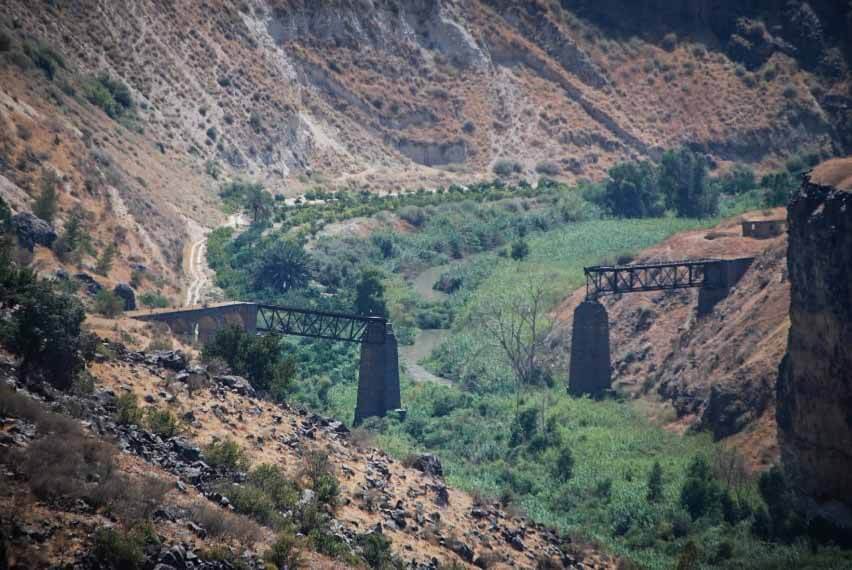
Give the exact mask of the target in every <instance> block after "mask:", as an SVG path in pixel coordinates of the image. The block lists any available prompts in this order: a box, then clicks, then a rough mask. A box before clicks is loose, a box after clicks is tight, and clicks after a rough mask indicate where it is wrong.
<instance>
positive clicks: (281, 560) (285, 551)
mask: <svg viewBox="0 0 852 570" xmlns="http://www.w3.org/2000/svg"><path fill="white" fill-rule="evenodd" d="M264 559H265V560H266V561H267V562H269V563H270V564H272V565H273V567H275V568H280V569H283V568H288V569H293V570H295V569H296V568H301V567H302V566H303V565H304V560H303V559H302V542H301V541H300V540H299V539H298V538H297V537H296V535H294V534H293V533H292V532H282V533H281V534H279V535H278V538H277V539H276V541H275V542H274V543H273V544H272V546H271V547H270V548H269V550H268V551H267V552H266V554H265V555H264Z"/></svg>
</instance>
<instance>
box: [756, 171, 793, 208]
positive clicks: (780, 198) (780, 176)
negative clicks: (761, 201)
mask: <svg viewBox="0 0 852 570" xmlns="http://www.w3.org/2000/svg"><path fill="white" fill-rule="evenodd" d="M760 185H761V187H763V188H765V189H766V205H767V206H769V207H776V206H786V205H787V203H788V202H789V201H790V197H791V196H792V195H793V192H794V191H795V190H796V181H795V179H794V178H793V177H792V176H791V175H790V174H789V173H787V172H774V173H772V174H767V175H766V176H764V177H763V178H762V179H761V180H760Z"/></svg>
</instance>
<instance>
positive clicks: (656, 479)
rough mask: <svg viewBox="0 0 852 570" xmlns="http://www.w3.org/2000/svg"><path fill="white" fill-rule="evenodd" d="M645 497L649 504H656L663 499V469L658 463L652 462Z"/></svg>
mask: <svg viewBox="0 0 852 570" xmlns="http://www.w3.org/2000/svg"><path fill="white" fill-rule="evenodd" d="M645 497H646V498H647V499H648V502H649V503H656V502H658V501H659V500H660V499H662V498H663V468H662V466H661V465H660V462H659V461H655V462H654V466H653V467H651V472H650V473H649V474H648V493H647V494H646V495H645Z"/></svg>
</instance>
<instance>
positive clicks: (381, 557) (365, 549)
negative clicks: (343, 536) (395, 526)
mask: <svg viewBox="0 0 852 570" xmlns="http://www.w3.org/2000/svg"><path fill="white" fill-rule="evenodd" d="M355 544H356V545H357V546H358V548H359V549H360V551H361V556H362V557H363V558H364V560H365V561H366V562H367V564H368V565H369V566H370V568H377V569H382V570H384V569H389V568H401V567H402V565H401V564H400V562H399V561H398V560H397V559H396V557H394V555H393V552H392V551H391V541H390V539H389V538H387V537H386V536H385V535H383V534H381V533H379V532H370V533H366V534H359V535H358V536H357V537H356V538H355Z"/></svg>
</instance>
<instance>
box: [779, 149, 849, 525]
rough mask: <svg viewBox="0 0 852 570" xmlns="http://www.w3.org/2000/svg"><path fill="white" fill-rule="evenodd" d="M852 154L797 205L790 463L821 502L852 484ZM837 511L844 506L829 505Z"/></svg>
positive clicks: (787, 436) (783, 375)
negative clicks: (851, 407) (837, 507)
mask: <svg viewBox="0 0 852 570" xmlns="http://www.w3.org/2000/svg"><path fill="white" fill-rule="evenodd" d="M851 182H852V159H848V158H847V159H843V160H834V161H829V162H827V163H824V164H822V165H820V166H819V167H817V168H816V169H815V170H814V172H813V173H812V175H811V176H810V178H809V179H808V180H807V181H806V182H805V184H804V186H803V189H802V192H801V193H800V194H799V195H797V196H796V197H795V198H794V200H793V202H792V203H791V204H790V207H789V220H790V252H789V256H788V261H787V265H788V268H789V274H790V284H791V300H790V320H791V326H790V335H789V341H788V344H787V354H786V356H785V357H784V363H783V365H782V366H781V370H780V372H779V377H778V429H779V435H780V440H781V452H782V456H783V459H784V463H785V466H787V467H788V468H789V469H790V471H791V473H792V474H793V475H794V477H795V478H796V479H795V480H796V483H797V485H799V487H800V488H801V489H803V490H804V491H805V493H806V494H808V495H809V496H811V497H814V498H816V499H817V500H818V501H820V502H829V501H839V502H840V503H841V504H844V505H845V506H846V507H847V511H846V515H845V520H844V521H843V524H844V525H845V526H847V528H848V524H849V520H850V517H849V510H848V509H852V486H850V480H849V477H848V473H849V469H850V467H852V453H850V450H852V417H850V415H849V410H850V406H852V383H850V378H852V376H850V369H852V348H851V347H852V253H850V252H852V243H850V240H852V183H851ZM828 510H831V511H832V512H834V513H835V514H837V513H838V511H837V509H835V508H829V509H828Z"/></svg>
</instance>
